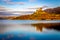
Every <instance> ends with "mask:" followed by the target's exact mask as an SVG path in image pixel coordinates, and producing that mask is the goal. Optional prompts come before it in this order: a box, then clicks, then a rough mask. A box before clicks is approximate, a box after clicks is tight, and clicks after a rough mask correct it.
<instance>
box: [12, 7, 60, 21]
mask: <svg viewBox="0 0 60 40" xmlns="http://www.w3.org/2000/svg"><path fill="white" fill-rule="evenodd" d="M57 10H58V9H57ZM59 12H60V11H58V14H57V13H56V12H51V13H50V12H48V10H47V11H45V10H44V11H43V10H42V8H39V9H38V10H36V12H34V13H33V14H31V15H24V16H18V17H15V18H13V20H60V14H59Z"/></svg>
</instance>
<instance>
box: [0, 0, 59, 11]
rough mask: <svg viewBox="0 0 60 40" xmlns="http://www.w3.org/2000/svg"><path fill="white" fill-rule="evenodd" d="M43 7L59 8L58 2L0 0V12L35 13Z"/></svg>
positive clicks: (54, 0)
mask: <svg viewBox="0 0 60 40" xmlns="http://www.w3.org/2000/svg"><path fill="white" fill-rule="evenodd" d="M43 6H47V7H59V6H60V0H0V11H1V8H2V10H6V9H8V11H35V10H36V8H40V7H43Z"/></svg>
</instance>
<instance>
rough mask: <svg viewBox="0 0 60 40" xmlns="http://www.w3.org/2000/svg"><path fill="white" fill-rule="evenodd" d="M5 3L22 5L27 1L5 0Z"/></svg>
mask: <svg viewBox="0 0 60 40" xmlns="http://www.w3.org/2000/svg"><path fill="white" fill-rule="evenodd" d="M3 1H4V2H5V3H7V4H12V5H13V4H20V5H24V4H25V2H12V0H3Z"/></svg>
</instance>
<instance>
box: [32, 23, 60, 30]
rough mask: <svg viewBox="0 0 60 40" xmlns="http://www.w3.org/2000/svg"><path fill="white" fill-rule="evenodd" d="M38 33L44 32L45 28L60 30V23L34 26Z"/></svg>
mask: <svg viewBox="0 0 60 40" xmlns="http://www.w3.org/2000/svg"><path fill="white" fill-rule="evenodd" d="M32 26H34V27H35V28H36V30H37V31H42V30H43V28H47V29H55V30H60V23H45V24H44V23H42V24H32Z"/></svg>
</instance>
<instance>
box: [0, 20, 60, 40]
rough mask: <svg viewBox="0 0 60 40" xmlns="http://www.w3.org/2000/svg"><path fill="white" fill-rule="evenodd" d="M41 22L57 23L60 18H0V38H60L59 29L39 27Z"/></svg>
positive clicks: (4, 39) (58, 39) (14, 39)
mask: <svg viewBox="0 0 60 40" xmlns="http://www.w3.org/2000/svg"><path fill="white" fill-rule="evenodd" d="M38 23H40V24H39V26H37V25H35V26H34V25H32V24H38ZM41 23H47V25H48V23H53V24H54V23H57V24H58V23H60V20H53V21H37V20H0V40H60V30H57V29H56V28H47V27H43V25H42V27H41V26H40V25H41ZM58 27H59V26H57V28H58ZM59 28H60V27H59Z"/></svg>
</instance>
